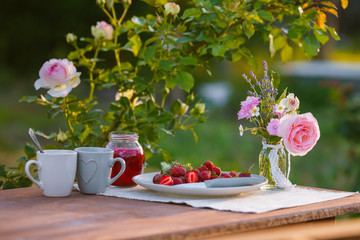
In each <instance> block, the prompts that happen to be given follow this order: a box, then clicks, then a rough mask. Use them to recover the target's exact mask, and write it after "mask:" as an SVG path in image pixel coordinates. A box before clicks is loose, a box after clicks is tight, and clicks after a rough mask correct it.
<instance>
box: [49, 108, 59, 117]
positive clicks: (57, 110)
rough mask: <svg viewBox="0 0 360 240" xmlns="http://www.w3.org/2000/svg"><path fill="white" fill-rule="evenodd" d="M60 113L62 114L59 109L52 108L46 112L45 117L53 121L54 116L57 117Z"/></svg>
mask: <svg viewBox="0 0 360 240" xmlns="http://www.w3.org/2000/svg"><path fill="white" fill-rule="evenodd" d="M61 112H62V109H61V108H53V109H51V110H49V111H47V117H48V118H50V119H54V118H55V117H56V115H58V114H59V113H61Z"/></svg>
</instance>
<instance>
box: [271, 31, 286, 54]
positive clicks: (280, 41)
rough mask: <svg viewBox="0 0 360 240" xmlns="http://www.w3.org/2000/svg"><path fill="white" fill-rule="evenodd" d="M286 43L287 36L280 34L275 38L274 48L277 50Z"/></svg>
mask: <svg viewBox="0 0 360 240" xmlns="http://www.w3.org/2000/svg"><path fill="white" fill-rule="evenodd" d="M286 44H287V42H286V38H285V37H284V36H282V35H279V36H278V37H276V38H275V40H274V48H275V50H277V51H278V50H280V49H282V48H283V47H284V46H285V45H286Z"/></svg>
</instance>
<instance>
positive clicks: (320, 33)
mask: <svg viewBox="0 0 360 240" xmlns="http://www.w3.org/2000/svg"><path fill="white" fill-rule="evenodd" d="M314 35H315V37H316V39H317V40H318V41H319V42H320V43H321V44H323V45H324V44H325V43H326V42H327V41H329V36H328V35H327V33H326V31H324V30H322V29H314Z"/></svg>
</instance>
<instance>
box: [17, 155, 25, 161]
mask: <svg viewBox="0 0 360 240" xmlns="http://www.w3.org/2000/svg"><path fill="white" fill-rule="evenodd" d="M16 161H17V162H26V161H27V158H26V157H24V156H22V157H20V158H18V160H16Z"/></svg>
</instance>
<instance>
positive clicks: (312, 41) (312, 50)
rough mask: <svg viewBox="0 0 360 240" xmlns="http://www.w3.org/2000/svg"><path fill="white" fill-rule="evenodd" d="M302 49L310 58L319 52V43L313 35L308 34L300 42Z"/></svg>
mask: <svg viewBox="0 0 360 240" xmlns="http://www.w3.org/2000/svg"><path fill="white" fill-rule="evenodd" d="M302 47H303V51H304V53H305V55H306V56H307V57H308V58H309V59H311V58H312V57H314V56H315V55H316V54H318V52H319V48H320V43H319V41H318V40H317V39H316V37H315V36H314V35H308V36H306V37H305V39H304V41H303V43H302Z"/></svg>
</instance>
